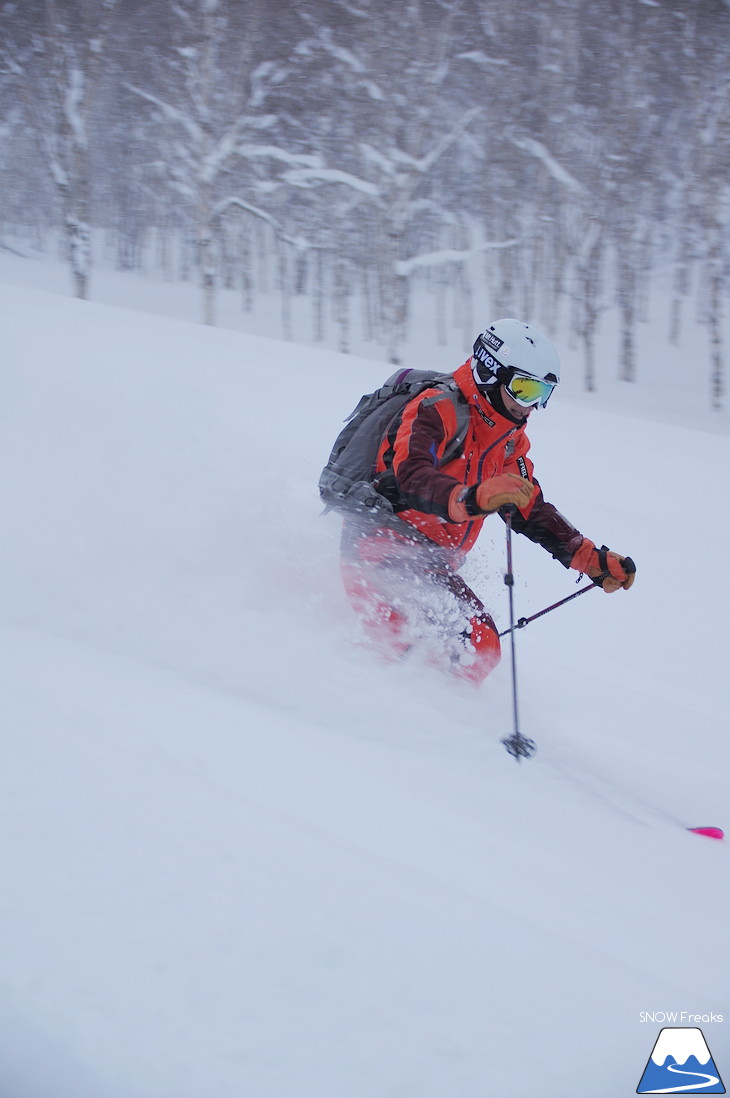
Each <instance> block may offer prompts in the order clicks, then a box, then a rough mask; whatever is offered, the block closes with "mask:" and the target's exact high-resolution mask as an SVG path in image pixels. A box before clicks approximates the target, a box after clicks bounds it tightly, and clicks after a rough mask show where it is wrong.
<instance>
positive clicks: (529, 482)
mask: <svg viewBox="0 0 730 1098" xmlns="http://www.w3.org/2000/svg"><path fill="white" fill-rule="evenodd" d="M454 380H455V382H456V386H457V387H458V389H457V395H458V399H462V398H463V400H465V401H466V403H467V404H468V409H469V420H468V432H467V434H466V439H465V441H464V445H463V448H462V450H461V452H460V453H459V454H458V456H456V457H454V458H451V459H449V460H447V462H446V463H445V464H444V465H440V464H439V462H440V458H441V457H442V456H443V455H444V452H445V450H446V448H447V445H448V443H449V440H450V439H451V438H452V437H453V435H454V434H455V433H456V430H457V425H456V411H455V406H454V400H453V398H450V397H449V396H448V395H446V394H444V392H443V391H440V392H439V390H438V389H434V388H430V389H427V390H425V391H423V392H421V393H420V394H419V395H417V396H415V397H414V398H413V399H411V400H409V401H408V403H406V405H405V407H404V408H403V409H402V410H401V411H400V412H399V413H398V414H397V415H396V416H395V419H394V421H393V422H391V424H390V425H389V427H388V429H387V431H386V433H385V436H384V438H383V439H382V442H381V444H380V448H379V451H378V457H377V462H376V467H375V472H376V477H375V482H376V484H377V486H378V491H383V492H384V493H385V494H387V495H388V496H389V498H390V499H391V500H392V499H395V501H396V503H395V508H394V510H395V514H394V515H390V516H387V517H386V518H378V517H377V515H376V516H374V517H373V516H370V515H367V514H361V515H349V516H347V517H346V518H345V522H344V527H343V534H342V558H341V565H342V575H343V580H344V584H345V588H346V591H347V593H348V596H349V598H350V600H351V602H352V603H353V605H354V607H355V609H356V610H357V611H358V613H359V615H360V616H361V618H362V621H363V624H364V626H365V629H366V632H367V633H368V635H369V636H370V637H371V639H373V640H374V641H375V642H376V643H377V644H378V646H379V647H380V648H381V649H382V650H385V651H386V652H387V653H388V654H390V655H401V654H404V653H405V652H406V651H408V650H409V649H410V648H411V647H413V646H421V645H422V644H423V643H424V642H427V643H428V644H429V648H430V650H431V657H432V658H433V659H435V660H436V661H437V662H443V663H445V664H447V665H448V666H449V667H450V668H451V669H452V670H454V671H455V672H456V673H457V675H459V676H460V677H462V678H465V679H467V680H469V681H471V682H472V683H474V684H475V685H478V684H480V683H481V682H483V680H484V679H485V678H486V676H487V675H488V674H489V673H490V672H491V671H492V670H493V669H494V668H495V667H496V666H497V664H498V663H499V659H500V654H501V653H500V642H499V637H498V635H497V629H496V627H495V624H494V621H493V620H492V618H491V616H490V615H489V613H488V612H487V610H486V609H485V607H484V605H483V603H482V602H481V601H480V599H479V598H478V597H477V596H476V594H475V593H474V592H473V591H472V590H471V588H470V587H468V586H467V584H466V583H465V581H464V580H463V579H462V577H461V576H460V575H459V571H458V569H459V568H460V567H461V565H462V564H463V562H464V559H465V557H466V554H467V553H468V552H469V550H470V549H471V548H472V546H473V545H474V543H475V541H476V540H477V538H478V536H479V533H480V531H481V529H482V526H483V525H484V520H485V517H486V516H488V515H490V514H494V513H495V512H499V511H500V509H502V508H509V509H510V511H511V521H512V526H513V529H514V530H515V531H517V532H518V533H521V534H524V535H525V536H526V537H527V538H529V539H530V540H531V541H533V542H535V543H536V544H538V545H541V546H542V547H543V548H544V549H546V550H547V551H548V552H549V553H551V554H552V556H553V557H554V558H555V559H556V560H558V561H559V562H560V563H561V564H562V565H564V566H565V567H566V568H573V569H575V570H576V571H578V572H581V573H585V574H586V575H587V576H589V577H590V578H591V579H593V580H594V582H596V583H597V584H598V585H599V586H601V587H602V588H603V590H604V591H606V592H608V593H612V592H614V591H618V590H619V588H624V589H625V590H628V588H629V587H631V585H632V583H633V581H634V574H633V573H629V572H628V571H626V570H625V569H624V567H623V560H624V558H623V557H622V556H620V555H619V554H618V553H614V552H611V551H610V550H608V549H607V548H606V547H605V546H604V547H602V548H601V549H598V548H597V547H596V545H595V544H594V543H593V542H592V541H590V540H589V539H588V538H586V537H584V536H583V534H581V533H580V532H579V531H578V530H577V528H576V527H575V526H573V525H572V524H571V523H570V522H569V521H568V520H567V519H566V518H565V517H564V516H563V515H561V514H560V512H559V511H558V510H557V509H556V508H555V507H554V506H553V504H551V503H548V502H547V501H546V500H545V499H544V497H543V494H542V490H541V488H540V485H539V484H538V482H537V480H536V479H535V477H534V475H533V464H532V461H531V460H530V459H529V458H528V456H527V454H528V451H529V449H530V443H529V440H528V438H527V435H526V433H525V428H526V425H527V421H528V419H529V417H530V415H531V414H532V412H533V411H534V410H535V408H538V407H540V408H544V407H545V406H546V404H547V402H548V400H549V399H550V396H551V394H552V392H553V390H554V389H555V386H556V385H557V384H558V382H559V380H560V361H559V358H558V354H557V352H556V350H555V348H554V347H553V345H552V343H551V342H550V341H549V340H548V339H547V338H546V337H545V336H544V335H543V334H542V333H541V332H539V331H538V330H537V329H536V328H534V327H533V326H532V325H531V324H525V323H523V322H522V321H519V320H514V319H511V318H507V319H502V320H496V321H495V322H494V323H493V324H491V325H490V326H489V327H488V328H487V329H486V330H485V331H483V332H481V334H480V335H479V336H478V337H477V339H476V342H475V343H474V350H473V355H472V356H471V357H470V358H469V359H468V360H467V361H466V362H465V363H464V364H463V366H461V367H459V369H458V370H456V371H455V373H454Z"/></svg>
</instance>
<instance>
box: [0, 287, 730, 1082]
mask: <svg viewBox="0 0 730 1098" xmlns="http://www.w3.org/2000/svg"><path fill="white" fill-rule="evenodd" d="M0 301H1V302H2V313H3V335H4V340H3V343H4V347H3V351H4V353H3V400H2V402H0V450H1V453H0V502H1V505H2V514H3V517H4V519H5V536H4V538H3V539H2V542H1V543H0V575H1V576H2V585H1V587H0V638H1V643H2V661H0V677H1V678H2V687H1V689H0V697H1V699H2V700H1V702H0V707H1V708H0V713H1V719H2V730H3V736H2V741H1V742H2V751H3V759H2V765H1V766H0V804H1V805H2V812H3V817H4V819H3V827H2V829H1V830H0V879H1V880H2V882H3V889H2V892H1V893H0V935H1V940H2V942H3V943H4V946H5V948H4V954H3V965H2V970H1V972H0V1022H1V1023H2V1024H0V1094H2V1096H3V1098H6V1096H7V1098H244V1096H245V1098H249V1096H250V1098H345V1096H346V1098H411V1096H413V1098H483V1096H486V1095H488V1096H489V1098H533V1096H535V1098H537V1096H538V1095H539V1096H540V1098H573V1096H575V1098H578V1096H581V1098H583V1096H584V1095H585V1094H587V1093H590V1094H591V1095H593V1096H595V1098H620V1096H621V1095H624V1094H626V1095H630V1094H633V1093H634V1092H635V1090H636V1086H637V1082H638V1080H639V1078H640V1077H641V1073H642V1070H643V1067H644V1065H645V1063H646V1060H647V1057H648V1055H649V1053H650V1051H651V1048H652V1047H653V1044H654V1042H655V1040H656V1037H657V1033H658V1029H659V1026H655V1025H652V1024H651V1023H649V1024H647V1023H645V1022H644V1023H642V1022H641V1021H640V1012H641V1011H671V1010H677V1011H680V1012H681V1011H685V1012H691V1013H693V1014H694V1013H696V1014H700V1015H704V1014H710V1013H711V1012H714V1014H715V1015H716V1016H717V1015H718V1014H720V1015H723V1016H724V1018H725V1019H726V1020H725V1021H723V1022H717V1021H716V1022H710V1023H707V1024H704V1025H703V1032H704V1034H705V1037H706V1039H707V1041H708V1044H709V1046H710V1048H711V1050H712V1053H713V1056H714V1059H715V1062H716V1064H717V1066H718V1069H719V1070H720V1072H721V1073H723V1072H724V1074H725V1076H727V1075H728V1074H730V1038H729V1037H728V1032H729V1029H730V1020H728V1015H729V1014H730V1002H729V1001H728V960H729V952H730V951H729V950H728V944H727V921H728V910H729V907H730V904H729V900H730V877H729V874H728V869H729V862H728V857H729V854H728V843H727V842H725V843H716V842H712V841H710V840H706V839H702V838H699V837H697V836H694V835H691V834H689V833H688V832H687V831H685V830H684V827H685V826H686V825H695V824H719V825H720V826H725V827H726V828H730V812H729V811H728V796H727V770H728V761H729V758H730V748H729V747H728V739H727V728H726V714H727V712H728V708H729V706H728V702H729V701H730V698H729V697H728V694H729V692H730V688H729V685H728V680H729V676H728V673H727V669H726V659H725V653H726V650H727V646H726V644H725V640H724V637H725V628H726V627H725V618H726V615H727V610H728V606H727V596H726V594H725V591H726V584H725V581H724V575H725V571H726V567H727V565H726V561H727V543H728V536H727V534H728V531H727V525H726V520H725V519H724V517H723V503H724V498H725V488H724V485H723V481H722V476H723V473H722V471H723V470H724V469H725V468H726V467H727V464H728V457H729V454H728V450H729V449H730V444H729V443H728V439H727V438H726V437H723V436H722V435H719V434H710V433H707V434H705V433H702V432H700V431H691V430H688V429H682V428H679V427H676V426H671V427H670V426H662V425H660V424H656V423H651V422H649V421H648V420H647V421H645V420H642V419H641V418H640V416H639V415H638V414H637V412H639V411H640V410H639V409H636V408H634V409H632V410H631V414H629V415H627V416H626V417H625V418H621V417H619V416H617V415H616V414H615V413H610V414H609V413H607V412H601V411H598V410H593V409H589V408H586V407H585V406H584V405H580V412H579V414H577V412H576V409H577V407H578V405H575V404H572V403H571V402H570V401H569V400H567V399H561V397H560V396H558V397H556V398H555V399H554V400H553V401H552V402H551V405H550V408H549V409H548V410H547V411H546V412H545V413H544V414H542V415H541V418H539V419H538V417H537V416H535V417H533V420H532V423H534V429H533V430H532V431H531V435H532V437H533V445H534V454H535V459H536V465H537V471H538V475H539V476H540V479H541V482H542V484H543V487H544V489H545V492H546V495H547V496H548V498H551V499H553V500H554V501H555V502H556V503H557V504H558V506H560V508H561V510H563V511H564V512H565V513H566V514H567V515H569V516H570V517H571V518H572V519H573V520H574V521H575V522H576V523H578V524H579V525H580V526H581V528H582V529H584V530H585V532H586V533H587V534H588V535H589V536H591V537H592V538H593V539H594V540H596V541H600V540H604V541H606V542H607V543H608V544H609V545H611V546H612V547H614V548H616V549H618V550H619V551H621V552H626V553H631V555H632V556H634V558H635V559H636V561H637V563H638V568H639V575H638V579H637V583H636V585H635V587H634V589H633V591H631V592H630V593H629V594H624V593H620V594H618V595H616V596H614V597H612V598H610V599H607V598H606V597H605V596H604V595H602V594H601V593H600V592H597V591H596V592H591V593H589V594H587V595H586V596H584V597H583V598H581V599H578V600H576V601H575V602H574V603H572V604H571V605H569V606H567V607H565V608H563V609H561V610H559V611H556V612H555V613H554V614H551V615H550V616H548V617H546V618H545V619H543V620H541V621H539V622H536V623H534V624H533V625H531V626H530V627H529V628H528V629H526V630H525V631H523V632H522V633H520V635H519V637H518V661H519V680H520V687H521V714H522V726H523V730H524V731H525V732H526V734H528V735H530V736H532V737H533V738H534V739H535V740H536V741H537V742H538V745H539V753H538V754H537V756H536V757H535V758H534V759H533V760H531V761H530V762H529V763H525V764H522V765H521V766H518V765H516V764H515V763H514V762H513V761H512V760H511V759H510V758H509V757H508V756H507V754H506V753H505V751H504V749H503V748H502V747H501V745H500V743H499V739H500V737H501V736H502V735H504V734H505V733H506V732H509V731H510V729H511V704H510V695H509V684H510V678H509V666H508V661H507V660H505V661H504V662H503V664H502V666H501V667H500V668H499V670H498V671H497V672H496V673H495V675H494V676H493V677H492V678H491V679H490V680H489V681H488V682H487V683H486V684H485V685H484V687H483V688H482V689H481V690H479V691H473V690H471V689H470V688H467V687H464V686H458V685H456V684H454V683H452V682H451V681H449V680H447V679H444V678H442V677H441V676H439V675H437V674H436V673H434V672H429V671H428V669H426V668H424V667H423V666H420V665H419V663H418V661H417V660H414V661H412V662H408V661H406V662H404V663H402V664H399V665H396V666H383V665H382V664H380V663H379V662H378V661H377V659H376V657H375V656H374V655H373V654H372V653H371V652H370V651H369V650H368V649H367V648H366V647H364V646H363V644H362V643H361V642H360V639H359V637H358V633H357V626H356V623H355V622H354V620H353V618H352V616H351V614H350V611H349V609H348V607H347V605H346V603H345V600H344V597H343V595H342V593H341V591H340V586H339V579H338V574H337V536H338V530H337V525H338V524H337V520H336V519H335V518H334V517H332V516H329V517H327V518H323V517H321V515H320V507H319V502H318V499H317V495H316V487H315V486H316V479H317V475H318V472H319V469H320V467H321V465H322V463H323V461H324V459H325V457H326V455H327V452H328V450H329V446H330V444H331V441H332V439H333V437H334V435H335V433H336V431H337V429H338V426H339V422H340V421H341V419H342V417H343V416H344V415H345V414H346V413H347V412H348V411H349V410H350V408H351V407H352V406H353V405H354V403H355V401H356V399H357V398H358V397H359V395H360V393H361V392H362V391H364V390H366V389H370V388H372V387H374V386H375V385H376V384H377V383H378V382H379V381H380V380H381V379H382V377H383V376H384V372H387V368H386V369H385V370H384V367H383V365H382V363H374V362H367V361H364V360H357V359H343V358H340V357H339V356H337V355H335V354H333V353H331V352H321V351H320V352H318V351H316V350H314V349H312V348H304V347H294V346H292V345H291V344H284V343H278V342H275V341H269V340H264V339H262V338H255V337H252V336H245V335H242V334H240V333H236V332H231V331H221V330H208V329H204V328H201V327H198V326H196V325H193V324H186V323H184V322H182V321H170V320H161V319H159V318H156V317H154V316H151V315H143V314H138V313H134V312H132V311H129V310H122V309H116V308H112V307H109V306H101V305H90V304H85V303H80V302H76V301H71V300H66V299H64V298H62V297H59V296H54V295H50V294H48V295H46V294H42V293H39V292H35V291H32V290H29V289H20V288H17V287H11V286H9V285H3V286H2V287H1V288H0ZM457 364H458V363H452V362H448V363H447V362H443V361H440V360H438V358H437V357H435V358H434V362H433V365H438V366H440V367H443V368H448V367H453V366H455V365H457ZM718 516H719V517H718ZM718 522H720V523H723V524H724V525H721V527H720V528H719V529H718V528H717V524H718ZM503 539H504V534H503V528H502V526H501V524H500V523H499V522H498V520H495V527H494V528H493V530H492V531H491V532H489V533H486V534H485V536H484V538H483V540H482V543H481V544H480V546H479V548H478V549H477V550H476V551H475V553H474V554H473V559H472V560H471V561H470V563H469V569H468V578H469V580H470V582H471V583H472V584H473V585H474V586H475V588H476V589H477V590H478V591H479V592H480V593H481V594H482V596H483V597H484V598H485V599H486V601H488V602H489V604H490V606H492V608H493V610H494V613H495V616H496V618H497V619H498V620H499V622H500V624H502V625H504V624H505V618H506V597H505V594H504V587H503V584H502V568H503V561H504V546H503ZM516 571H517V577H518V582H517V608H518V613H519V614H525V615H526V614H529V613H532V612H534V611H535V610H538V609H540V608H541V607H542V606H544V605H547V604H548V603H550V602H552V601H554V600H555V599H556V598H559V597H561V596H562V595H565V594H568V593H571V592H572V590H574V587H573V583H574V580H575V576H574V574H568V573H566V572H564V571H563V569H561V568H560V566H558V565H556V564H555V562H554V561H552V560H550V558H549V557H547V555H546V554H543V553H541V552H540V550H539V549H537V548H536V547H534V546H532V545H530V544H529V543H527V542H525V541H524V540H523V539H519V540H518V542H517V545H516ZM683 1024H689V1025H691V1024H693V1023H692V1022H684V1023H683Z"/></svg>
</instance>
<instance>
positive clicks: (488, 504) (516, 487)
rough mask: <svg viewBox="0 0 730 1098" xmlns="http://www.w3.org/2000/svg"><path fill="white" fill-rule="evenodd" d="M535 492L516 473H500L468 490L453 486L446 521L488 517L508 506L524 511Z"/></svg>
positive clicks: (533, 487)
mask: <svg viewBox="0 0 730 1098" xmlns="http://www.w3.org/2000/svg"><path fill="white" fill-rule="evenodd" d="M536 491H537V488H536V487H535V485H534V484H533V483H532V481H530V480H525V478H524V477H520V476H517V474H516V473H500V474H499V475H498V476H496V477H489V479H488V480H483V481H482V482H481V484H473V485H472V486H471V487H470V488H464V487H463V486H462V485H461V484H457V485H456V487H455V488H454V490H453V491H452V493H451V496H450V497H449V518H450V519H451V521H452V522H466V521H467V519H469V518H473V517H474V516H475V515H489V514H491V513H492V512H493V511H498V510H499V509H500V507H504V506H505V505H506V504H510V503H512V504H514V505H515V506H516V507H527V506H528V504H529V502H530V500H531V499H532V497H533V495H534V493H535V492H536Z"/></svg>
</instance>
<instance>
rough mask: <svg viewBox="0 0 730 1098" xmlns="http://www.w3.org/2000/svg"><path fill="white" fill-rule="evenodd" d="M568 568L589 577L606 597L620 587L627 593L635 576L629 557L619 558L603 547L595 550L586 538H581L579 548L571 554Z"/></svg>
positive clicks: (616, 554) (633, 565) (632, 563)
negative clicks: (571, 557)
mask: <svg viewBox="0 0 730 1098" xmlns="http://www.w3.org/2000/svg"><path fill="white" fill-rule="evenodd" d="M570 567H571V568H575V570H576V572H583V573H585V575H586V576H589V577H590V578H591V579H592V580H593V582H594V583H595V585H596V586H597V587H602V588H603V590H604V591H605V592H606V594H607V595H611V594H613V592H614V591H618V590H619V588H621V587H623V589H624V591H628V589H629V587H631V584H632V583H633V582H634V578H635V576H636V565H635V564H634V562H633V561H632V559H631V557H622V556H619V554H618V553H613V552H611V550H610V549H608V548H607V547H606V546H605V545H602V546H601V548H600V549H596V547H595V545H594V544H593V542H592V541H589V539H588V538H583V541H582V542H581V544H580V547H579V548H578V549H577V550H576V552H575V553H574V554H573V559H572V560H571V562H570Z"/></svg>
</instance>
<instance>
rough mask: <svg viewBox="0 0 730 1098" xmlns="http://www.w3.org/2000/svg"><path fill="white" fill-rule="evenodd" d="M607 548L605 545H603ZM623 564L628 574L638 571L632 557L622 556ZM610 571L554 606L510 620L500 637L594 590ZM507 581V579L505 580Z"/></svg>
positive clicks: (522, 627) (578, 580)
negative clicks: (525, 616)
mask: <svg viewBox="0 0 730 1098" xmlns="http://www.w3.org/2000/svg"><path fill="white" fill-rule="evenodd" d="M603 548H604V549H605V548H606V547H605V546H604V547H603ZM621 564H622V566H623V568H624V571H625V572H627V574H628V575H631V574H632V573H633V572H635V571H636V565H635V564H634V562H633V560H632V559H631V557H621ZM610 574H611V573H610V572H602V573H601V574H600V576H596V578H595V579H592V580H591V582H590V583H587V584H586V586H585V587H581V589H580V591H574V592H573V594H572V595H566V596H565V598H564V599H559V600H558V602H554V603H553V604H552V606H546V607H545V609H544V610H538V611H537V613H536V614H531V615H530V617H529V618H518V620H517V624H516V625H513V624H512V622H511V621H510V627H509V629H503V630H502V632H501V633H500V634H499V635H500V637H506V636H507V634H508V633H512V632H514V630H515V629H524V628H525V626H526V625H529V624H530V622H531V621H537V619H538V618H541V617H542V616H543V614H549V613H550V611H551V610H557V609H558V607H559V606H565V604H566V602H572V601H573V599H577V598H578V595H585V593H586V591H593V590H594V589H596V588H598V587H601V585H602V584H603V581H604V580H605V579H606V578H607V577H608V576H610ZM580 578H581V577H580V576H579V577H578V579H577V581H576V582H577V583H580ZM505 582H506V581H505Z"/></svg>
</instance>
